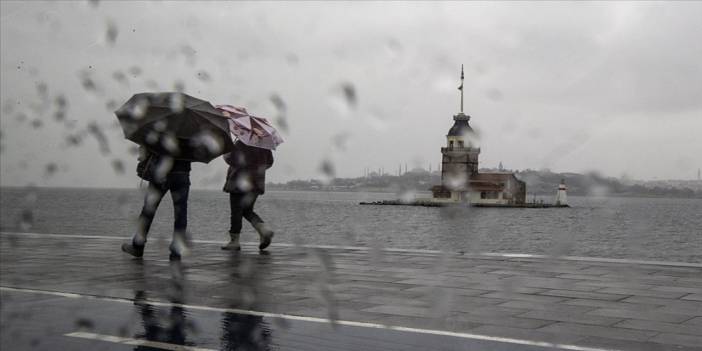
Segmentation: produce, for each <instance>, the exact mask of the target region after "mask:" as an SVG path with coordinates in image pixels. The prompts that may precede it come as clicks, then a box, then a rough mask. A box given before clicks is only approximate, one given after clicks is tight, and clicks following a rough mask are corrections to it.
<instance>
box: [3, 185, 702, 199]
mask: <svg viewBox="0 0 702 351" xmlns="http://www.w3.org/2000/svg"><path fill="white" fill-rule="evenodd" d="M271 187H272V186H271ZM28 188H34V189H42V190H59V191H69V190H78V191H80V190H85V191H104V190H107V191H113V190H119V191H130V190H140V189H139V188H113V187H104V188H98V187H69V186H66V187H63V186H58V187H57V186H24V187H21V186H0V191H8V190H9V191H26V190H27V189H28ZM191 190H193V191H203V192H222V190H221V189H217V188H198V187H193V188H191ZM294 192H300V193H373V194H389V195H392V196H394V197H397V196H399V194H402V193H403V192H412V193H415V194H417V195H427V196H430V195H431V191H429V190H416V189H403V190H402V191H398V189H358V190H350V189H284V188H273V189H267V190H266V193H294ZM568 195H569V196H574V197H587V198H598V197H601V198H641V199H689V200H699V199H702V195H697V196H691V197H690V196H688V197H684V196H672V195H670V194H661V195H655V194H637V193H609V194H604V195H599V194H581V193H575V194H574V193H569V194H568ZM532 196H536V197H537V198H543V197H552V196H555V191H554V192H553V193H529V194H528V199H530V198H531V197H532Z"/></svg>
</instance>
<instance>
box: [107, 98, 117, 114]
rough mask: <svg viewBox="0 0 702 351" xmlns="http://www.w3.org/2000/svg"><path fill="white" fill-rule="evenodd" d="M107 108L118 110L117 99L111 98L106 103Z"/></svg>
mask: <svg viewBox="0 0 702 351" xmlns="http://www.w3.org/2000/svg"><path fill="white" fill-rule="evenodd" d="M105 108H106V109H107V110H108V111H114V110H116V109H117V101H115V100H109V101H107V102H106V103H105Z"/></svg>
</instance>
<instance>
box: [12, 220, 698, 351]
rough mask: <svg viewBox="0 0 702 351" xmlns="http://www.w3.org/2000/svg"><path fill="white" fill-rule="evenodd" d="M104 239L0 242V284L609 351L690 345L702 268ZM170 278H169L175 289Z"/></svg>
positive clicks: (693, 344)
mask: <svg viewBox="0 0 702 351" xmlns="http://www.w3.org/2000/svg"><path fill="white" fill-rule="evenodd" d="M119 243H120V241H118V240H114V239H113V238H112V239H111V238H97V237H94V238H86V239H76V238H62V237H59V236H46V237H42V236H33V235H10V234H7V233H5V234H2V235H0V285H1V286H2V287H13V288H23V289H35V290H47V291H60V292H70V293H79V294H87V295H95V296H103V297H116V298H128V299H129V298H134V296H135V293H136V292H137V291H141V292H147V295H148V296H149V298H150V299H153V300H159V301H160V300H163V301H169V300H170V301H173V296H174V293H173V291H174V289H177V290H179V291H182V292H183V294H182V295H179V297H178V299H182V300H183V301H177V302H180V303H187V304H193V305H202V306H212V307H223V308H237V309H246V310H255V311H264V312H275V313H284V314H288V315H298V316H309V317H322V318H330V319H336V320H345V321H358V322H369V323H381V324H387V325H393V326H406V327H414V328H423V329H433V330H445V331H456V332H463V333H471V334H478V335H488V336H497V337H506V338H515V339H524V340H532V341H545V342H553V343H563V344H569V345H577V346H584V347H594V348H605V349H618V350H637V351H640V350H642V351H645V350H702V264H700V265H694V264H688V265H674V264H642V263H620V262H607V261H594V260H565V259H558V258H535V257H502V256H489V255H464V254H438V253H434V252H422V251H419V250H408V251H401V250H391V251H380V250H359V249H353V248H332V247H327V248H309V247H294V246H290V245H285V246H284V245H276V244H274V245H272V246H271V248H270V250H269V251H268V254H259V253H258V251H257V249H256V247H255V246H254V245H245V246H244V248H243V250H242V251H241V252H239V253H233V254H232V253H229V252H226V251H222V250H220V249H219V247H218V245H216V244H214V243H195V244H194V246H193V250H192V252H191V254H190V255H189V256H187V257H185V258H184V259H183V261H182V263H181V267H182V270H181V271H179V272H174V271H173V270H172V266H171V265H169V261H168V255H167V249H166V247H167V243H166V242H158V241H156V242H149V245H148V246H147V250H146V253H145V256H144V259H143V260H138V259H133V258H131V257H130V256H127V255H125V254H123V253H122V252H120V250H119ZM174 274H176V275H178V276H179V279H178V280H177V282H178V283H177V284H174V279H173V276H174Z"/></svg>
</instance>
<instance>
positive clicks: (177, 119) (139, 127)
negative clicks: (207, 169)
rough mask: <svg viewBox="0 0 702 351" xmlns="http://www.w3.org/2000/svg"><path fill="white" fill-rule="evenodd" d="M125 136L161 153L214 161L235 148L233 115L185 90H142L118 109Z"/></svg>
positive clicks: (193, 159) (202, 160) (179, 157)
mask: <svg viewBox="0 0 702 351" xmlns="http://www.w3.org/2000/svg"><path fill="white" fill-rule="evenodd" d="M115 114H116V115H117V118H118V119H119V123H120V125H121V126H122V131H123V132H124V137H125V138H127V139H128V140H131V141H133V142H135V143H137V144H139V145H143V146H145V147H146V148H147V149H149V150H151V151H152V152H154V153H157V154H159V155H166V156H171V157H173V158H176V159H181V160H189V161H196V162H205V163H207V162H210V161H211V160H212V159H214V158H216V157H218V156H220V155H222V154H224V153H227V152H229V151H231V149H232V147H233V143H232V140H231V137H230V136H229V123H228V120H229V118H227V117H225V116H223V115H222V113H221V112H219V111H218V110H217V109H215V108H214V107H213V106H212V105H211V104H210V103H209V102H207V101H204V100H200V99H197V98H194V97H192V96H189V95H186V94H183V93H141V94H136V95H134V96H132V97H131V98H130V99H129V100H128V101H127V102H126V103H125V104H124V105H122V107H120V108H119V109H118V110H117V111H115Z"/></svg>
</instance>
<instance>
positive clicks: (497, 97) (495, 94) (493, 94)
mask: <svg viewBox="0 0 702 351" xmlns="http://www.w3.org/2000/svg"><path fill="white" fill-rule="evenodd" d="M485 96H487V98H488V99H490V100H492V101H502V98H503V94H502V91H500V90H499V89H495V88H493V89H490V90H488V91H486V92H485Z"/></svg>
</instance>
